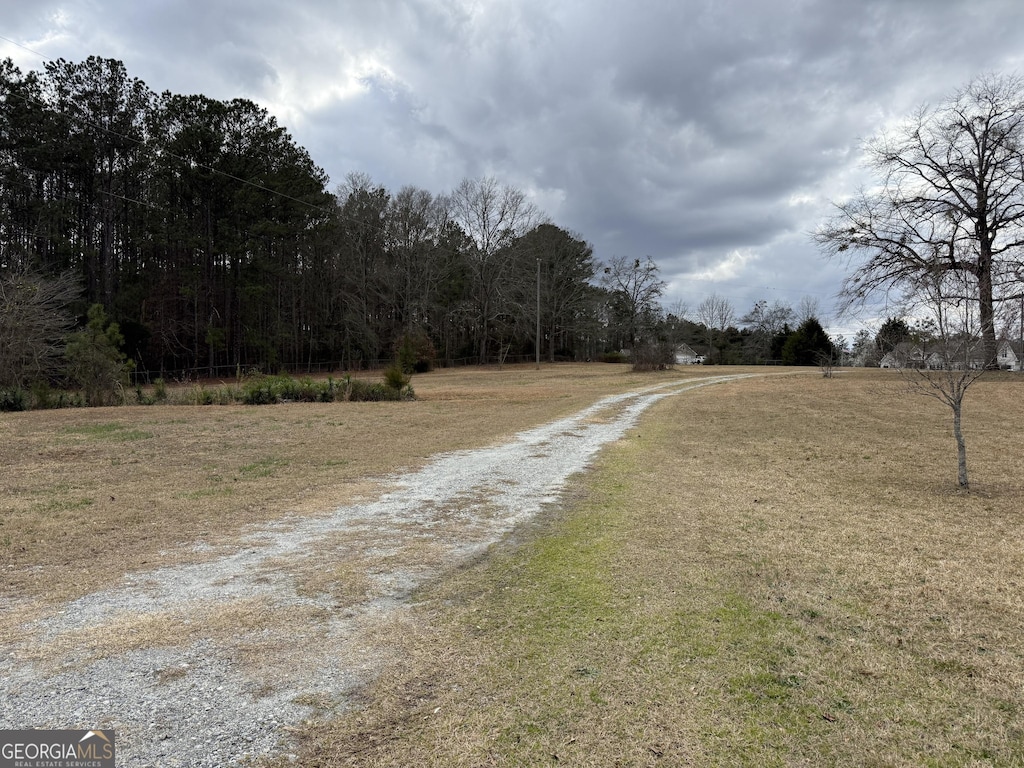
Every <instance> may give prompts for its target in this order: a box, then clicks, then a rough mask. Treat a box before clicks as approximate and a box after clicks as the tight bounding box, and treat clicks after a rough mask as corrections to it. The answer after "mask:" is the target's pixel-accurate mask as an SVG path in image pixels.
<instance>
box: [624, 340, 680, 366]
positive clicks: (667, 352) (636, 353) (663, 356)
mask: <svg viewBox="0 0 1024 768" xmlns="http://www.w3.org/2000/svg"><path fill="white" fill-rule="evenodd" d="M675 364H676V350H675V347H674V346H673V345H672V344H669V343H668V342H664V341H655V342H651V343H649V344H639V345H637V346H636V347H634V348H633V370H634V371H665V370H668V369H669V368H671V367H672V366H674V365H675Z"/></svg>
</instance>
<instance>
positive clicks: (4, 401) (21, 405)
mask: <svg viewBox="0 0 1024 768" xmlns="http://www.w3.org/2000/svg"><path fill="white" fill-rule="evenodd" d="M26 408H28V398H27V397H25V390H23V389H0V411H24V410H25V409H26Z"/></svg>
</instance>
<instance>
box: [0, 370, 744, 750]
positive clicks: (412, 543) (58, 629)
mask: <svg viewBox="0 0 1024 768" xmlns="http://www.w3.org/2000/svg"><path fill="white" fill-rule="evenodd" d="M736 378H742V376H723V377H718V378H713V379H704V380H701V381H699V382H691V383H688V384H680V383H674V384H665V385H660V386H658V387H654V388H647V389H644V390H640V391H637V392H632V393H628V394H625V395H616V396H613V397H608V398H604V399H603V400H601V401H599V402H598V403H596V404H595V405H593V406H591V407H589V408H586V409H584V410H582V411H580V412H578V413H577V414H575V415H573V416H571V417H569V418H565V419H561V420H559V421H556V422H552V423H550V424H547V425H544V426H541V427H538V428H535V429H532V430H529V431H526V432H522V433H520V434H519V435H517V436H516V437H515V438H514V439H513V440H511V441H510V442H508V443H505V444H501V445H497V446H493V447H490V448H487V449H481V450H474V451H464V452H456V453H451V454H444V455H441V456H438V457H435V459H433V460H432V461H431V462H430V463H428V464H427V466H425V467H424V468H423V469H422V470H419V471H417V472H413V473H410V474H406V475H403V476H399V477H395V478H392V479H391V490H389V491H388V492H387V493H385V494H384V495H382V496H381V497H380V498H378V499H376V500H370V501H366V502H365V503H360V504H356V505H352V506H348V507H343V508H340V509H337V510H334V511H333V512H331V513H329V514H327V515H324V516H317V517H306V518H300V519H283V520H280V521H278V522H276V523H275V524H273V525H271V526H267V527H265V528H262V529H260V530H256V531H252V532H251V533H250V534H249V535H248V536H246V538H245V539H244V540H243V542H242V544H241V546H240V547H238V548H232V549H230V550H227V549H225V550H210V551H209V552H208V559H206V560H204V561H203V562H201V563H199V564H191V565H184V566H178V567H171V568H165V569H161V570H157V571H151V572H146V573H135V574H130V575H129V576H127V577H126V579H125V583H124V584H123V585H121V586H119V587H118V588H116V589H112V590H107V591H103V592H98V593H94V594H91V595H88V596H86V597H84V598H82V599H80V600H77V601H75V602H73V603H70V604H67V605H65V606H63V608H62V609H61V610H60V611H59V612H54V613H51V615H48V616H45V617H43V618H40V619H37V620H34V621H33V622H31V623H30V624H27V625H26V626H25V627H24V635H23V636H22V638H21V639H20V640H19V641H18V642H17V643H16V644H15V645H14V646H11V647H7V648H5V649H4V654H3V658H2V660H0V674H2V676H3V678H4V684H5V685H4V687H5V688H6V689H7V690H8V691H9V694H8V695H7V696H6V697H4V698H3V700H2V702H0V727H2V728H29V727H38V728H73V727H83V728H90V727H95V726H103V727H108V728H113V729H114V730H115V733H116V734H117V739H118V742H117V745H118V764H119V765H121V766H144V765H159V766H175V765H181V766H217V765H226V764H231V763H232V762H236V761H238V760H241V759H244V758H245V757H247V756H248V757H252V756H258V755H263V754H269V753H274V752H277V751H281V750H287V749H288V738H287V728H288V727H289V726H290V725H294V724H296V723H298V722H300V721H301V720H303V719H304V718H307V717H310V716H311V715H314V714H317V713H323V712H330V711H337V710H340V709H343V708H344V707H345V706H347V704H348V702H349V700H350V697H351V696H352V694H353V692H355V691H356V690H358V689H359V688H360V687H361V686H362V685H364V684H365V683H366V681H367V680H369V679H371V678H372V676H373V675H374V674H375V670H377V669H378V668H379V665H380V664H382V663H385V661H386V648H382V646H381V640H380V638H381V635H382V633H383V632H386V627H387V626H388V625H389V622H394V620H395V618H396V616H398V615H399V614H400V613H401V612H402V611H403V610H404V605H405V601H406V598H407V597H408V595H409V593H410V592H411V590H413V589H414V588H416V587H417V586H419V585H421V584H423V583H424V582H425V581H426V580H428V579H432V578H437V577H438V576H441V575H443V574H444V572H445V571H446V570H447V569H450V568H451V567H453V566H454V565H456V564H458V563H459V562H463V561H465V560H466V559H468V558H470V557H472V556H474V555H476V554H478V553H480V552H481V551H483V550H485V549H486V548H487V547H489V546H490V545H492V544H493V543H495V542H497V541H499V540H500V539H501V538H502V537H503V536H505V535H507V534H508V532H509V531H511V530H512V529H513V528H514V527H515V526H517V525H518V524H520V523H522V522H524V521H526V520H528V519H530V518H531V517H532V516H534V515H535V514H537V512H538V511H540V510H541V509H542V507H543V506H544V505H545V504H548V503H551V502H553V501H555V500H556V499H557V497H558V494H559V491H560V489H561V488H562V486H563V484H564V483H565V481H566V480H567V479H568V478H569V477H570V476H571V475H573V474H574V473H576V472H579V471H581V470H583V469H584V468H585V467H586V466H587V464H588V462H589V461H590V459H591V458H592V457H593V455H594V454H595V453H596V452H597V451H598V450H600V449H601V447H602V446H604V445H605V444H607V443H609V442H611V441H613V440H616V439H618V438H620V437H621V436H622V435H623V434H624V432H625V431H626V430H627V429H629V428H630V427H631V426H632V425H633V424H634V423H635V422H636V420H637V418H638V417H639V416H640V414H641V413H642V412H643V411H644V410H645V409H647V408H648V407H649V406H650V405H652V404H653V403H655V402H656V401H657V400H659V399H661V398H663V397H666V396H668V395H672V394H678V393H680V392H683V391H685V390H686V389H691V388H694V387H697V386H706V385H708V384H717V383H722V382H725V381H730V380H733V379H736ZM12 608H14V609H17V608H18V606H12Z"/></svg>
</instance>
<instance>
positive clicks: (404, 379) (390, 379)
mask: <svg viewBox="0 0 1024 768" xmlns="http://www.w3.org/2000/svg"><path fill="white" fill-rule="evenodd" d="M384 383H385V384H387V385H388V386H389V387H391V388H392V389H397V390H401V389H403V388H404V387H407V386H409V376H407V375H406V372H405V371H404V370H403V369H402V367H401V366H400V365H399V364H398V363H395V364H394V365H392V366H391V367H390V368H388V369H387V370H385V371H384Z"/></svg>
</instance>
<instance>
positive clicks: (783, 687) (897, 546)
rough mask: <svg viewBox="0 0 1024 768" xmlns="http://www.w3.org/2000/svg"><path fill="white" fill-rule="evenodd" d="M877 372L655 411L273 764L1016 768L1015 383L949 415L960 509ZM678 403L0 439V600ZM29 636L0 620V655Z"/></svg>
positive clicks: (130, 414) (30, 421)
mask: <svg viewBox="0 0 1024 768" xmlns="http://www.w3.org/2000/svg"><path fill="white" fill-rule="evenodd" d="M719 372H720V371H719ZM730 372H732V371H731V369H730ZM762 372H764V371H763V370H762ZM706 374H707V371H705V370H695V371H690V370H688V371H686V372H685V375H687V376H694V375H696V376H701V375H706ZM888 374H889V372H885V371H855V372H847V371H844V372H842V373H840V374H839V375H837V376H835V377H834V378H831V379H824V378H822V377H819V376H817V375H812V376H766V377H762V378H756V379H749V380H745V381H742V382H733V383H729V384H726V385H723V386H718V387H709V388H702V389H697V390H693V391H689V392H686V393H684V394H682V395H679V396H676V397H670V398H667V399H665V400H663V401H661V403H659V404H658V405H657V406H655V407H654V408H653V409H652V410H651V411H650V412H648V413H647V414H646V415H645V416H644V417H643V419H642V421H641V423H640V425H639V426H638V427H637V428H636V429H634V430H633V431H632V432H631V433H630V435H629V436H628V437H627V438H626V439H624V440H622V441H620V442H619V443H617V444H616V445H615V446H612V447H610V448H607V449H606V450H605V451H604V452H603V453H602V454H601V457H600V458H599V460H598V464H597V466H596V467H595V468H594V470H593V471H591V472H589V473H588V474H587V476H586V477H585V478H579V479H577V481H575V482H574V483H573V486H572V492H571V494H570V497H569V498H567V499H565V500H564V502H563V503H560V504H559V505H558V507H557V508H553V509H551V510H549V512H548V513H546V514H545V515H544V516H542V518H540V519H538V520H536V521H535V522H533V523H531V524H528V525H527V526H525V527H524V528H523V529H521V530H520V531H518V532H517V533H516V535H515V536H513V537H512V538H511V539H510V541H509V542H508V543H507V545H505V546H502V547H499V548H496V549H495V550H494V551H492V552H491V553H489V554H488V556H486V557H484V558H482V559H481V560H479V561H477V562H475V563H474V564H472V565H470V566H467V567H464V568H462V569H460V570H458V571H456V572H454V573H452V574H451V575H450V576H449V577H447V578H445V579H444V580H442V581H441V582H438V583H435V584H433V585H431V586H430V587H428V588H425V589H421V590H420V591H419V592H418V593H417V594H416V596H415V601H414V603H413V604H412V605H411V606H410V607H409V608H407V609H405V610H401V611H397V612H396V613H395V614H394V615H393V617H392V619H391V620H390V622H389V623H388V624H387V625H386V626H382V627H366V628H364V631H363V632H362V633H361V634H360V637H359V642H360V644H362V645H364V646H365V647H377V648H380V649H382V651H383V652H384V655H383V656H381V657H380V658H382V659H386V660H387V663H386V664H385V665H384V666H383V667H382V668H381V669H380V674H379V676H378V677H377V681H376V683H374V684H373V685H372V686H370V687H369V688H368V689H366V690H365V691H363V693H362V694H361V697H360V699H359V701H358V702H356V704H357V706H355V707H353V708H352V709H351V710H348V711H345V710H335V709H332V707H331V704H332V703H331V702H330V701H327V700H326V699H325V700H323V701H321V700H320V699H317V698H316V694H315V691H313V692H311V693H309V694H308V695H309V697H310V698H309V702H310V706H313V705H314V704H315V705H316V706H315V708H316V710H317V712H318V714H317V719H316V720H315V721H313V722H311V723H309V724H308V725H307V727H306V728H305V729H304V730H303V732H302V734H301V742H300V746H301V749H300V753H299V759H298V764H300V765H307V766H343V765H344V766H353V765H354V766H408V765H425V766H427V765H434V766H483V765H492V766H518V765H544V764H554V763H556V762H558V763H562V764H566V763H568V764H574V765H595V766H597V765H600V766H606V765H638V766H641V765H652V766H657V765H709V766H710V765H759V766H760V765H868V766H871V765H875V766H883V765H885V766H889V765H907V766H910V765H915V766H916V765H925V764H927V765H950V766H952V765H1005V766H1011V765H1019V764H1020V763H1019V759H1020V757H1019V756H1020V755H1021V754H1024V730H1022V726H1021V725H1020V723H1021V722H1022V715H1024V672H1022V669H1024V665H1022V660H1024V640H1022V638H1024V601H1022V598H1021V594H1022V593H1021V587H1022V584H1024V562H1022V560H1021V558H1020V552H1021V551H1022V550H1024V532H1022V531H1024V526H1022V523H1024V520H1022V517H1021V509H1024V484H1022V482H1021V478H1020V469H1021V467H1020V459H1019V456H1020V453H1019V434H1020V432H1021V428H1022V426H1024V424H1022V421H1024V413H1020V412H1019V408H1018V404H1019V402H1020V400H1021V397H1020V396H1021V394H1024V380H1021V379H1017V378H1016V377H1013V376H1007V375H995V376H986V377H985V378H984V379H982V380H981V381H980V382H978V383H977V385H976V388H975V389H972V393H971V398H970V399H969V401H968V403H967V405H966V410H965V424H964V427H965V430H967V431H968V433H969V435H970V440H971V445H972V446H976V448H975V449H974V452H973V454H972V463H973V466H974V467H975V468H976V477H975V481H974V483H972V488H973V490H972V491H971V492H970V493H965V492H962V491H958V490H957V489H956V453H955V445H954V443H953V438H952V435H951V434H950V431H949V426H948V423H947V422H948V419H947V418H946V415H945V414H944V413H943V411H942V408H941V407H940V406H939V405H937V404H935V403H933V402H932V401H930V400H928V399H926V398H914V397H907V396H905V395H902V394H900V393H899V392H898V389H899V386H898V383H899V380H898V378H897V377H895V376H893V375H888ZM681 375H684V374H683V373H681V372H676V373H666V374H655V375H654V376H653V377H652V376H651V375H650V374H645V375H635V374H631V373H628V372H627V371H626V369H625V367H624V366H616V367H614V368H606V367H603V366H584V367H580V368H579V369H576V368H568V367H566V368H563V367H552V368H545V369H544V370H542V371H541V372H539V373H538V372H536V371H533V370H531V369H513V370H506V371H502V372H497V371H466V372H463V371H460V372H454V373H447V372H442V373H440V374H431V375H430V376H424V377H420V378H419V379H417V380H416V381H415V382H414V384H415V387H416V391H417V394H418V395H419V397H420V398H421V399H420V400H419V401H418V402H415V403H403V404H379V403H360V404H329V405H316V404H309V405H294V406H273V407H269V408H259V409H257V408H232V407H228V408H216V409H209V408H205V409H204V408H197V409H184V410H183V409H182V408H180V407H176V408H173V409H167V410H166V411H165V410H163V409H160V408H159V407H155V408H129V409H123V408H122V409H97V410H94V411H74V412H49V413H30V414H8V415H6V416H4V418H3V419H2V420H0V429H2V437H3V440H2V444H0V452H2V453H3V457H2V458H3V460H4V462H5V464H6V466H7V467H9V468H10V470H9V471H8V472H7V473H5V474H4V476H3V478H2V479H0V484H2V485H3V486H4V487H3V488H2V493H3V496H2V498H3V502H2V503H3V505H4V510H3V515H2V517H0V520H2V521H3V526H2V527H0V544H2V545H3V546H0V556H2V557H3V578H4V593H3V594H4V596H5V597H19V596H30V597H38V598H44V599H46V600H47V601H55V600H58V599H66V598H67V597H71V596H76V595H80V594H83V593H84V592H86V591H89V590H92V589H95V588H97V587H100V586H105V585H108V584H110V583H112V582H114V581H116V580H118V579H120V577H121V574H122V573H124V572H125V571H127V570H140V569H146V568H149V567H153V566H154V565H157V564H165V563H167V562H171V561H173V562H182V561H185V560H187V559H189V558H197V559H198V558H202V557H207V556H209V552H216V551H223V549H222V548H223V547H227V546H229V545H230V543H231V542H232V541H234V540H235V539H236V537H237V535H238V534H239V533H240V532H241V531H242V530H244V529H245V527H246V526H248V525H252V524H256V523H260V522H265V521H267V520H270V519H272V518H277V517H280V516H282V515H285V514H296V513H298V514H320V513H325V512H327V511H329V510H330V509H332V508H333V507H335V506H337V505H339V504H341V503H344V502H345V501H348V500H351V499H352V498H355V497H356V496H358V495H360V494H364V495H370V494H372V493H373V492H374V490H375V488H376V486H375V480H376V479H377V478H380V477H382V476H383V475H385V474H387V473H388V472H392V471H395V470H397V469H399V468H402V467H411V466H415V465H417V464H419V463H422V462H423V461H424V460H425V459H426V458H427V457H428V456H430V455H432V454H434V453H436V452H438V451H442V450H450V449H453V448H462V447H470V446H478V445H483V444H488V443H491V442H494V441H496V440H499V439H501V438H503V437H507V436H509V435H511V434H513V433H514V432H516V431H519V430H521V429H524V428H526V427H527V426H531V425H533V424H536V423H540V422H543V421H549V420H551V419H554V418H556V417H558V416H561V415H565V414H566V413H569V412H574V411H576V410H579V409H580V408H582V407H584V406H585V405H587V404H589V403H590V402H592V401H593V400H594V399H596V398H597V397H598V396H599V395H603V394H608V393H610V392H615V391H625V390H628V389H635V388H638V387H640V386H643V385H644V384H647V383H655V382H657V381H661V380H663V377H670V376H671V377H679V376H681ZM110 497H113V498H110ZM196 541H205V542H207V543H208V544H209V545H210V547H211V549H210V550H209V551H207V552H205V553H204V552H202V551H200V552H194V551H193V549H192V545H193V544H194V543H195V542H196ZM349 544H351V545H352V548H354V549H358V548H359V542H355V541H352V542H345V541H334V542H332V544H331V547H330V548H328V549H329V550H330V551H335V550H339V549H341V548H344V547H345V546H348V545H349ZM392 557H394V558H397V559H398V560H403V559H404V560H409V561H417V560H424V561H425V562H429V563H435V562H436V560H437V553H436V552H434V551H432V550H430V549H429V548H427V549H424V550H422V551H420V550H418V549H416V548H415V547H414V548H412V549H410V550H409V551H407V552H399V553H395V554H394V555H393V556H392ZM308 560H309V562H308V563H306V564H304V565H301V566H300V567H297V568H293V570H297V571H298V572H299V576H300V578H299V582H298V589H299V591H300V593H305V592H308V593H309V594H322V593H329V594H331V595H332V596H333V597H334V598H335V599H336V600H337V601H339V604H341V605H345V604H348V603H349V602H352V603H355V602H358V601H360V600H362V599H364V598H365V597H366V596H367V595H368V594H371V593H372V590H373V584H372V580H370V579H367V577H366V572H367V569H368V568H367V563H366V562H363V561H360V560H359V559H358V558H357V557H354V558H353V559H351V560H344V561H341V560H339V561H336V562H330V561H329V560H328V559H324V558H323V557H320V556H318V555H316V554H310V555H309V557H308ZM115 564H116V565H115ZM307 566H308V567H307ZM268 616H269V614H268V612H267V611H266V609H265V607H264V606H262V605H261V604H260V602H259V601H252V602H248V603H242V604H240V605H239V606H238V607H237V608H236V609H235V610H233V611H232V612H229V613H225V614H223V615H220V616H217V617H208V618H209V620H210V621H211V628H210V630H209V631H210V632H213V633H214V635H216V633H217V632H225V633H238V632H239V631H243V632H249V631H251V632H252V635H251V640H249V641H245V642H248V643H249V645H248V646H246V647H247V648H248V649H249V651H250V656H251V663H252V664H253V665H265V664H266V663H267V660H268V659H272V658H274V656H275V653H277V652H278V651H279V650H280V649H275V648H274V647H271V646H267V645H266V643H267V642H269V641H266V640H261V639H260V638H261V637H263V636H262V635H261V634H260V630H261V629H262V628H263V627H264V626H265V623H266V622H267V621H268V620H270V619H269V618H268ZM26 617H27V614H26V611H25V609H24V606H22V605H21V604H18V606H17V607H16V610H13V611H11V612H10V614H9V616H8V619H9V620H8V621H6V622H5V624H6V625H7V628H8V630H11V628H12V627H13V623H14V622H15V619H16V620H17V622H19V623H20V622H22V621H24V620H25V619H26ZM198 618H201V617H198ZM320 618H321V617H320V616H318V615H317V614H316V609H315V608H308V609H301V610H299V609H296V610H295V611H293V612H292V613H289V614H286V615H282V616H280V617H277V618H275V619H274V620H275V621H277V620H278V619H280V620H282V621H288V622H291V625H292V626H294V627H295V629H296V640H295V644H296V645H297V647H305V646H303V645H302V644H303V643H312V642H313V641H312V640H303V639H301V638H302V637H304V636H305V635H304V634H303V633H302V632H300V631H299V630H300V629H301V626H302V623H303V622H307V621H308V622H313V623H315V622H317V621H319V620H320ZM190 626H191V625H183V624H182V623H181V622H175V621H171V620H169V618H168V617H167V616H165V615H162V614H158V615H155V616H152V617H150V618H148V619H147V620H146V622H144V623H141V624H138V625H134V624H133V625H131V626H120V625H118V626H115V627H111V626H110V625H108V626H107V627H106V628H105V629H104V633H103V634H99V633H96V632H95V631H94V634H92V635H89V636H88V637H85V636H84V635H83V636H81V637H79V636H74V637H72V636H68V637H65V638H63V639H62V642H73V643H74V644H75V645H76V647H79V648H81V647H83V645H84V646H85V647H87V648H88V647H92V648H93V649H94V652H95V653H96V654H103V653H110V652H117V651H118V650H121V649H124V648H135V647H146V646H147V645H153V644H159V643H161V642H171V641H178V640H180V641H181V642H186V641H188V640H190V639H191V638H192V637H193V635H192V634H190V633H191V632H192V630H191V629H190ZM111 629H116V630H117V631H107V630H111ZM315 636H316V633H315V632H314V633H312V634H311V635H310V637H313V638H315ZM261 642H262V643H263V644H262V645H261ZM250 646H251V647H250ZM52 650H53V649H49V650H48V649H45V648H40V649H39V653H40V658H46V657H47V656H48V654H49V653H50V651H52ZM308 652H309V654H310V655H309V658H310V659H311V662H310V663H315V664H330V659H326V658H322V656H323V654H322V653H320V654H318V653H317V648H316V647H315V646H314V645H310V647H309V648H308ZM270 671H271V672H272V671H273V670H270ZM156 674H157V676H158V678H159V679H160V680H164V679H166V680H167V681H172V680H174V679H175V678H176V677H177V676H179V675H181V674H183V673H182V672H181V671H180V670H178V669H176V668H169V669H165V670H158V671H157V673H156ZM267 685H268V686H271V687H272V686H273V685H275V682H274V679H273V675H272V674H270V675H269V677H268V682H267ZM282 764H284V762H282ZM289 764H290V763H289Z"/></svg>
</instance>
